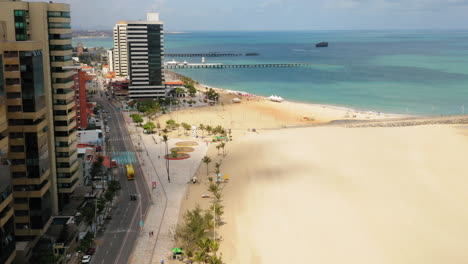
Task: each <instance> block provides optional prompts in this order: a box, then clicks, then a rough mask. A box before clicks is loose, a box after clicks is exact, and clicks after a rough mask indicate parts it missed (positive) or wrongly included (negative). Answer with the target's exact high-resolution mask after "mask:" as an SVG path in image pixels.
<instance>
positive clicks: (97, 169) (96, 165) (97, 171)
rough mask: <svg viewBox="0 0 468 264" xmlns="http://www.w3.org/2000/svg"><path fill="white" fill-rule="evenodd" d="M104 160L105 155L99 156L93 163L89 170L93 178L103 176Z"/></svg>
mask: <svg viewBox="0 0 468 264" xmlns="http://www.w3.org/2000/svg"><path fill="white" fill-rule="evenodd" d="M103 162H104V157H103V156H98V157H97V159H96V160H95V161H94V162H93V165H91V170H90V172H89V174H90V176H91V178H92V179H94V178H95V177H98V176H101V175H102V173H103V172H102V169H103V166H102V163H103Z"/></svg>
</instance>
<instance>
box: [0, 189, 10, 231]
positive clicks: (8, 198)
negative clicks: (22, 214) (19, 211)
mask: <svg viewBox="0 0 468 264" xmlns="http://www.w3.org/2000/svg"><path fill="white" fill-rule="evenodd" d="M12 202H13V193H10V194H9V195H8V196H7V198H6V199H4V200H3V202H2V203H1V204H0V212H1V211H3V210H4V209H5V208H6V207H7V206H8V205H10V204H11V203H12ZM0 226H3V225H0Z"/></svg>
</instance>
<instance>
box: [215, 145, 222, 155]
mask: <svg viewBox="0 0 468 264" xmlns="http://www.w3.org/2000/svg"><path fill="white" fill-rule="evenodd" d="M220 148H221V145H217V146H216V149H217V150H218V155H219V149H220Z"/></svg>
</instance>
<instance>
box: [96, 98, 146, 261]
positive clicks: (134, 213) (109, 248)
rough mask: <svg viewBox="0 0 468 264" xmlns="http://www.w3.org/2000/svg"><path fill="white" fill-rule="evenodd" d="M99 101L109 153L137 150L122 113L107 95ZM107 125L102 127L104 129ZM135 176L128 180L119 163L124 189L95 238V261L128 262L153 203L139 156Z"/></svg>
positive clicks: (118, 176) (115, 173)
mask: <svg viewBox="0 0 468 264" xmlns="http://www.w3.org/2000/svg"><path fill="white" fill-rule="evenodd" d="M96 101H97V102H98V105H102V106H103V107H104V109H105V110H106V111H107V112H108V113H107V114H106V116H109V117H110V119H109V121H108V126H109V129H110V133H109V134H108V135H109V136H110V138H109V141H108V142H109V144H108V146H107V153H108V155H110V156H111V157H112V155H113V154H116V153H125V152H128V153H130V155H133V154H131V153H134V154H135V155H136V153H135V150H134V146H133V144H132V142H131V139H130V135H129V133H128V131H127V129H126V126H125V120H124V119H123V117H122V115H121V114H120V113H119V112H118V111H116V108H115V106H113V105H112V104H111V103H110V102H109V100H107V99H106V97H105V96H104V97H98V99H97V100H96ZM104 131H105V129H103V132H104ZM133 166H134V169H135V180H133V181H129V180H127V177H126V173H125V164H119V165H118V168H115V169H113V170H117V171H116V172H114V177H117V179H118V180H119V181H120V183H121V186H122V189H121V191H120V194H119V197H118V200H117V203H116V205H115V208H114V210H113V212H112V214H111V216H112V219H111V220H110V221H109V223H108V224H107V225H106V229H105V231H104V233H103V234H101V235H100V236H99V234H98V237H97V238H96V241H97V247H96V253H95V254H94V256H93V258H92V260H91V263H92V264H104V263H105V264H108V263H114V264H120V263H122V264H123V263H128V260H129V258H130V255H131V253H132V251H133V247H134V245H135V242H136V240H137V238H138V236H139V234H140V220H143V219H145V216H146V214H147V211H148V208H149V206H150V203H151V198H150V193H149V191H148V188H147V185H146V184H145V182H144V177H143V174H142V170H141V168H140V164H139V163H138V160H137V161H136V163H134V164H133ZM130 194H137V195H138V199H137V200H136V201H131V200H130V198H129V197H130Z"/></svg>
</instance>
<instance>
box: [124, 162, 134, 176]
mask: <svg viewBox="0 0 468 264" xmlns="http://www.w3.org/2000/svg"><path fill="white" fill-rule="evenodd" d="M125 168H126V169H127V179H128V180H133V179H135V171H134V170H133V165H132V164H126V165H125Z"/></svg>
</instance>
